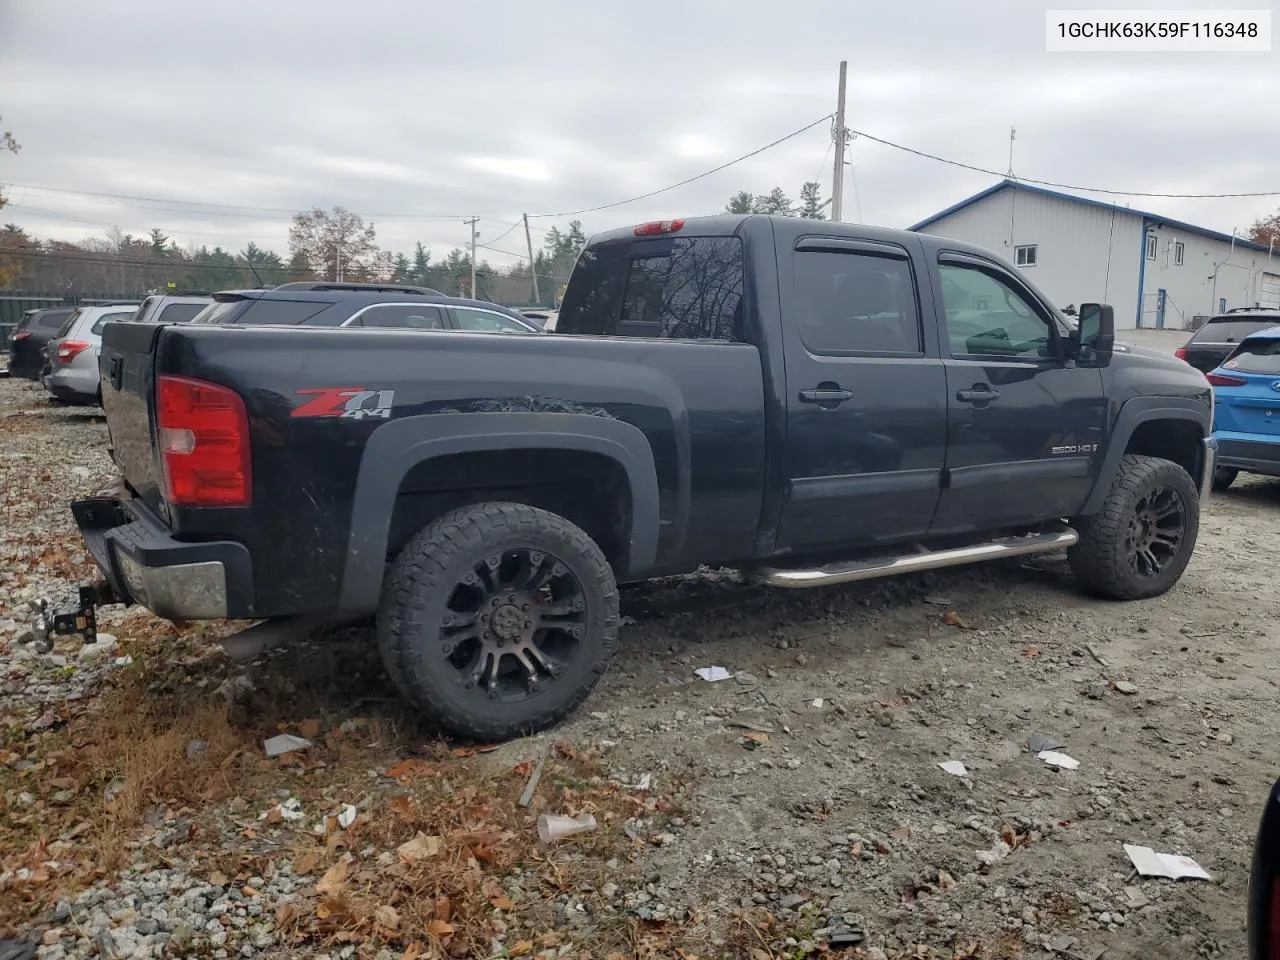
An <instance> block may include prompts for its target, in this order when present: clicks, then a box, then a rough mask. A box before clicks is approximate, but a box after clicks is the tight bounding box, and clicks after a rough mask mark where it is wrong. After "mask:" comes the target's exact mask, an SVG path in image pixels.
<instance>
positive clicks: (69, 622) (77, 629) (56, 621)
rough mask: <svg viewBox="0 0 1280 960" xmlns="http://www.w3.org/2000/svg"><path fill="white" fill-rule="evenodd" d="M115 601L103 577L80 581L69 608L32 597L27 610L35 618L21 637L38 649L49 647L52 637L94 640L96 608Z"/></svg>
mask: <svg viewBox="0 0 1280 960" xmlns="http://www.w3.org/2000/svg"><path fill="white" fill-rule="evenodd" d="M115 602H116V599H115V596H114V594H113V593H112V591H111V585H110V584H109V583H107V581H105V580H99V581H98V582H96V583H92V584H82V585H81V587H80V591H79V603H78V604H77V605H76V606H75V607H72V608H64V609H61V610H59V609H55V608H54V606H53V604H52V603H51V602H50V601H49V600H47V599H44V598H41V599H39V600H33V601H32V602H31V610H32V612H33V613H34V614H35V622H34V623H32V625H31V629H30V630H29V631H28V632H27V633H26V635H25V636H24V637H23V638H22V639H23V640H24V641H25V642H28V643H32V644H34V645H35V649H36V651H37V652H39V653H48V652H49V651H50V650H52V649H53V642H54V638H55V637H79V638H80V641H81V642H82V643H83V644H85V645H86V646H87V645H89V644H93V643H97V641H98V613H97V608H98V607H100V606H102V605H103V604H108V603H115Z"/></svg>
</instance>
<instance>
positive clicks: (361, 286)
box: [271, 280, 444, 297]
mask: <svg viewBox="0 0 1280 960" xmlns="http://www.w3.org/2000/svg"><path fill="white" fill-rule="evenodd" d="M271 289H273V290H310V291H317V292H318V291H323V290H343V291H346V292H348V293H420V294H426V295H427V296H432V297H443V296H444V294H443V293H441V292H440V291H439V290H432V289H431V288H430V287H408V286H405V285H403V284H396V283H324V282H316V281H311V280H298V281H295V282H294V283H282V284H280V285H279V286H278V287H272V288H271Z"/></svg>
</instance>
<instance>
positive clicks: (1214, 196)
mask: <svg viewBox="0 0 1280 960" xmlns="http://www.w3.org/2000/svg"><path fill="white" fill-rule="evenodd" d="M849 132H850V133H852V134H853V135H854V136H856V137H865V138H866V139H868V140H870V141H872V142H873V143H878V144H881V145H882V146H886V147H893V149H895V150H901V151H903V152H904V153H910V154H914V155H915V156H917V157H924V158H925V159H926V160H936V161H937V162H938V163H945V164H947V165H948V166H952V167H959V168H960V169H962V170H972V171H973V172H974V173H985V174H987V175H988V176H992V177H999V178H1000V179H1001V180H1006V179H1008V178H1009V175H1008V172H1007V171H1006V172H1003V173H1002V172H1000V171H999V170H992V169H989V168H988V167H978V166H974V165H973V164H971V163H963V162H962V161H960V160H951V159H949V158H947V157H940V156H938V155H937V154H934V153H928V152H926V151H924V150H917V149H915V148H914V147H908V146H904V145H903V144H901V143H894V142H893V141H892V140H885V139H884V138H883V137H877V136H874V135H873V134H870V133H867V132H866V131H864V130H853V129H852V128H850V131H849ZM1016 179H1017V181H1018V182H1019V183H1032V184H1035V185H1037V186H1041V187H1057V188H1058V189H1059V190H1077V191H1079V192H1080V193H1106V194H1110V195H1112V196H1117V197H1158V198H1161V199H1165V200H1228V199H1237V198H1241V197H1280V190H1260V191H1256V192H1253V193H1144V192H1143V191H1141V190H1108V189H1106V188H1105V187H1081V186H1077V185H1075V184H1070V183H1057V182H1055V181H1053V180H1037V179H1035V178H1034V177H1017V178H1016Z"/></svg>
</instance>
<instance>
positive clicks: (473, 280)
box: [462, 217, 480, 300]
mask: <svg viewBox="0 0 1280 960" xmlns="http://www.w3.org/2000/svg"><path fill="white" fill-rule="evenodd" d="M479 221H480V218H479V217H472V218H471V219H470V220H463V221H462V222H463V223H467V224H470V225H471V299H472V300H475V299H476V224H477V223H478V222H479Z"/></svg>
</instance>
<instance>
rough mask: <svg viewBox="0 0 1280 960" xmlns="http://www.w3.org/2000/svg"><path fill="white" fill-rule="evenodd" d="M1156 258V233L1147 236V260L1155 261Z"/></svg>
mask: <svg viewBox="0 0 1280 960" xmlns="http://www.w3.org/2000/svg"><path fill="white" fill-rule="evenodd" d="M1155 258H1156V235H1155V234H1154V233H1148V234H1147V259H1148V260H1154V259H1155Z"/></svg>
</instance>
